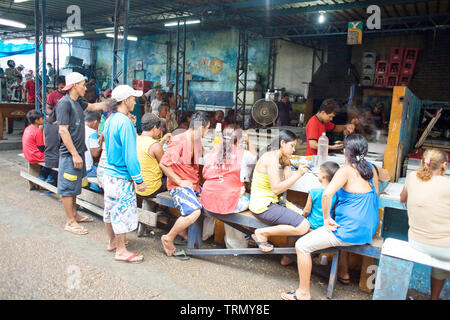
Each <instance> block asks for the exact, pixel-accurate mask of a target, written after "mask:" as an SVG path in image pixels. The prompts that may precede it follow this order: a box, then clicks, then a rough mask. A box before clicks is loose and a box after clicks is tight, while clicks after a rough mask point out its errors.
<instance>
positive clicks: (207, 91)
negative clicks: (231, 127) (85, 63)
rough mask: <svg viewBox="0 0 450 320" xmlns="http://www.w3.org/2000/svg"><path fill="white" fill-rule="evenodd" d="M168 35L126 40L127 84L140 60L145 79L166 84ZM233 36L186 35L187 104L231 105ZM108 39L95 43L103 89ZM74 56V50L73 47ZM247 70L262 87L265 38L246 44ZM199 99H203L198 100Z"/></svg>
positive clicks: (266, 52)
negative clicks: (255, 75)
mask: <svg viewBox="0 0 450 320" xmlns="http://www.w3.org/2000/svg"><path fill="white" fill-rule="evenodd" d="M168 41H169V35H168V34H162V35H155V36H144V37H140V38H139V40H138V41H130V42H129V49H128V68H127V69H128V70H127V79H128V84H131V81H132V79H135V78H136V77H135V74H134V70H135V69H136V63H137V61H139V60H142V63H143V69H144V71H145V80H151V81H153V82H155V81H158V82H161V83H162V85H163V86H165V85H166V80H168V79H167V77H168V75H167V74H166V72H167V44H166V43H167V42H168ZM237 42H238V39H237V33H236V31H235V30H233V29H226V30H219V31H214V32H212V31H211V32H208V31H202V32H188V33H187V36H186V72H189V73H190V74H191V75H192V78H193V80H192V81H189V96H190V97H191V100H194V101H191V102H194V103H201V104H212V105H233V104H234V101H233V92H234V90H235V86H236V58H237ZM171 43H172V50H171V60H172V64H171V74H170V79H171V80H175V69H176V64H175V63H176V35H175V34H173V35H172V41H171ZM112 46H113V41H112V39H102V40H97V41H95V47H96V51H97V64H96V67H97V74H96V75H97V79H98V82H99V85H100V87H101V88H102V89H103V90H105V89H107V88H109V87H110V86H111V71H112V52H113V49H112ZM73 54H74V55H75V56H76V55H77V51H76V49H75V48H74V53H73ZM248 55H249V57H248V58H249V71H256V72H257V74H258V75H259V78H260V79H261V80H260V83H261V85H262V87H263V88H264V87H265V86H266V81H267V80H266V78H267V66H268V55H269V41H268V40H265V39H258V40H251V41H250V42H249V50H248ZM202 99H203V100H202Z"/></svg>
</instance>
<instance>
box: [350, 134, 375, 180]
mask: <svg viewBox="0 0 450 320" xmlns="http://www.w3.org/2000/svg"><path fill="white" fill-rule="evenodd" d="M344 149H345V157H346V158H347V159H348V160H349V162H350V163H351V164H352V165H354V166H355V167H356V170H358V172H359V174H360V175H361V177H363V179H364V180H367V181H369V180H370V179H372V178H373V170H372V168H371V167H370V165H369V162H367V160H365V159H364V157H365V156H366V155H367V151H368V149H369V145H368V143H367V140H366V138H364V136H362V135H360V134H358V133H353V134H350V135H348V136H347V137H346V138H345V140H344Z"/></svg>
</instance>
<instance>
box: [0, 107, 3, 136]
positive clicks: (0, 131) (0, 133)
mask: <svg viewBox="0 0 450 320" xmlns="http://www.w3.org/2000/svg"><path fill="white" fill-rule="evenodd" d="M2 139H3V113H1V112H0V140H2Z"/></svg>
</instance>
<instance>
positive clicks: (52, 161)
mask: <svg viewBox="0 0 450 320" xmlns="http://www.w3.org/2000/svg"><path fill="white" fill-rule="evenodd" d="M58 129H59V126H58V125H57V124H53V123H47V124H46V125H45V127H44V136H45V150H44V154H45V166H46V167H47V168H58V167H59V165H58V163H59V144H60V139H61V138H60V137H59V132H58Z"/></svg>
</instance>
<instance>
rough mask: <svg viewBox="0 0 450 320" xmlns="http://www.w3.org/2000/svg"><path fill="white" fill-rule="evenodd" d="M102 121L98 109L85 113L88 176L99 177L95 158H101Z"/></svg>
mask: <svg viewBox="0 0 450 320" xmlns="http://www.w3.org/2000/svg"><path fill="white" fill-rule="evenodd" d="M99 123H100V114H99V113H98V112H96V111H86V112H85V113H84V130H85V141H86V149H87V150H86V153H85V159H86V174H87V176H88V177H90V178H93V177H97V166H96V165H95V163H94V160H98V158H100V155H101V152H102V149H101V148H100V144H99V143H98V134H97V130H98V125H99Z"/></svg>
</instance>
